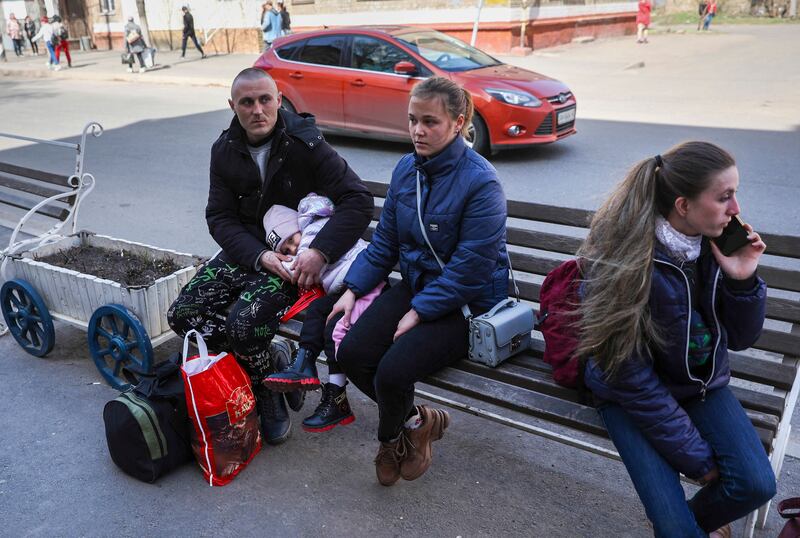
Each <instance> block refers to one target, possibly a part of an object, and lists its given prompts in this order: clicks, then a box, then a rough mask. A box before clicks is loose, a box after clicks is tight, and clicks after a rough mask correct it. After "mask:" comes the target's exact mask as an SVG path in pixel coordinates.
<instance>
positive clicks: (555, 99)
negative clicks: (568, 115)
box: [547, 92, 572, 105]
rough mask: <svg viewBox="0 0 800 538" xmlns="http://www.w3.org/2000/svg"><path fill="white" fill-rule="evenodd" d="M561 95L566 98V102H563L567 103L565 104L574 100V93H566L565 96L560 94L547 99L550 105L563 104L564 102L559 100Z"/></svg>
mask: <svg viewBox="0 0 800 538" xmlns="http://www.w3.org/2000/svg"><path fill="white" fill-rule="evenodd" d="M561 95H563V96H564V101H563V102H565V103H566V102H567V101H569V100H570V99H571V98H572V92H564V93H563V94H561V93H560V94H558V95H554V96H552V97H548V98H547V101H548V102H549V103H550V104H553V105H555V104H559V103H561V102H562V101H561V99H559V96H561Z"/></svg>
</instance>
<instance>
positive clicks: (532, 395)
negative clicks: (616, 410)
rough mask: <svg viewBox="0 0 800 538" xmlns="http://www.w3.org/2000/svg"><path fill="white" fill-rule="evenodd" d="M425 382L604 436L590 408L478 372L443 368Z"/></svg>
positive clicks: (604, 433) (598, 421) (597, 418)
mask: <svg viewBox="0 0 800 538" xmlns="http://www.w3.org/2000/svg"><path fill="white" fill-rule="evenodd" d="M424 382H425V383H427V384H429V385H433V386H435V387H439V388H443V389H446V390H449V391H451V392H455V393H457V394H461V395H464V396H467V397H470V398H474V399H476V400H480V401H483V402H488V403H491V404H493V405H498V406H500V407H505V408H507V409H513V410H514V411H519V412H520V413H524V414H526V415H530V416H534V417H537V418H541V419H545V420H548V421H550V422H555V423H557V424H562V425H564V426H570V427H572V428H575V429H577V430H581V431H585V432H588V433H593V434H595V435H602V436H606V435H607V434H606V431H605V428H604V427H603V423H602V421H601V420H600V416H599V415H598V414H597V412H596V411H595V410H594V409H592V408H591V407H587V406H585V405H580V404H577V403H573V402H568V401H565V400H562V399H559V398H555V397H553V396H548V395H546V394H540V393H537V392H534V391H531V390H527V389H523V388H520V387H515V386H513V385H510V384H508V383H502V382H499V381H495V380H492V379H487V378H485V377H481V376H478V375H474V374H471V373H468V372H464V371H461V370H458V369H456V368H445V369H443V370H440V371H439V372H437V373H435V374H433V375H432V376H428V377H427V378H425V380H424Z"/></svg>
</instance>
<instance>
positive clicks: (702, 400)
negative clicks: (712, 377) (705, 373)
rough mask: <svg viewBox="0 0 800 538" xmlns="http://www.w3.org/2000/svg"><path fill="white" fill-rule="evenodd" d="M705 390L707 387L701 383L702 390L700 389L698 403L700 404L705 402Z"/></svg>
mask: <svg viewBox="0 0 800 538" xmlns="http://www.w3.org/2000/svg"><path fill="white" fill-rule="evenodd" d="M706 388H707V385H706V384H705V383H703V388H702V389H700V401H701V402H705V401H706Z"/></svg>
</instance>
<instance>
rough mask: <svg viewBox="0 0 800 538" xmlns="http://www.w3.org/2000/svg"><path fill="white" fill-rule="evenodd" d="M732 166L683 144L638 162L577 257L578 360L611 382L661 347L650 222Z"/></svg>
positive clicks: (720, 155)
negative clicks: (652, 305) (654, 311)
mask: <svg viewBox="0 0 800 538" xmlns="http://www.w3.org/2000/svg"><path fill="white" fill-rule="evenodd" d="M735 164H736V163H735V161H734V159H733V157H732V156H731V155H730V154H729V153H728V152H727V151H725V150H724V149H722V148H720V147H719V146H716V145H714V144H711V143H709V142H684V143H683V144H680V145H678V146H675V147H674V148H672V149H670V150H669V151H667V152H666V153H664V155H663V156H662V155H658V156H656V157H651V158H649V159H645V160H643V161H640V162H639V163H637V164H636V165H635V166H634V167H633V168H632V169H631V170H630V171H629V172H628V175H627V176H626V177H625V179H624V180H623V181H622V182H621V183H619V185H617V187H616V188H615V189H614V191H613V192H612V194H611V196H610V197H609V198H608V200H606V201H605V203H604V204H603V205H602V206H601V207H600V209H598V211H597V213H595V215H594V218H593V219H592V223H591V226H590V230H589V235H588V237H587V238H586V241H584V243H583V245H582V246H581V248H580V249H579V251H578V256H579V258H580V259H581V261H582V267H583V274H584V276H585V281H584V292H583V298H582V300H581V304H580V306H579V308H578V313H579V321H578V330H579V334H580V343H579V345H578V350H577V355H578V356H580V357H587V356H593V357H594V358H595V359H596V360H597V362H598V364H599V365H600V367H601V368H602V369H603V371H604V372H605V373H606V374H607V375H609V376H613V375H614V374H615V373H616V372H617V371H618V369H619V367H620V366H621V365H622V364H623V363H624V362H625V361H627V360H628V359H629V358H630V357H632V356H633V355H634V354H639V355H641V356H646V355H647V353H648V352H649V351H651V350H652V347H653V346H658V345H660V343H661V339H660V338H659V331H658V327H656V326H655V324H654V323H653V320H652V318H651V316H650V311H649V308H648V302H649V299H650V286H651V281H652V274H653V251H654V249H655V243H656V239H655V222H656V216H657V215H661V216H663V217H664V218H666V217H667V216H668V215H669V213H670V212H671V211H672V208H673V207H674V204H675V200H676V199H677V198H678V197H685V198H688V199H695V198H696V197H697V196H699V195H700V193H702V192H703V191H704V190H706V189H707V188H708V187H709V186H710V185H711V182H712V179H713V176H714V174H715V173H717V172H721V171H723V170H725V169H727V168H729V167H731V166H734V165H735Z"/></svg>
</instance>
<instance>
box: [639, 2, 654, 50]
mask: <svg viewBox="0 0 800 538" xmlns="http://www.w3.org/2000/svg"><path fill="white" fill-rule="evenodd" d="M652 8H653V5H652V4H651V3H650V0H639V11H638V12H637V13H636V42H637V43H640V44H641V43H647V29H648V28H650V11H651V10H652Z"/></svg>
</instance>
